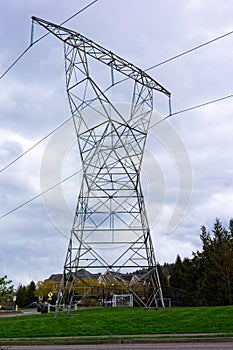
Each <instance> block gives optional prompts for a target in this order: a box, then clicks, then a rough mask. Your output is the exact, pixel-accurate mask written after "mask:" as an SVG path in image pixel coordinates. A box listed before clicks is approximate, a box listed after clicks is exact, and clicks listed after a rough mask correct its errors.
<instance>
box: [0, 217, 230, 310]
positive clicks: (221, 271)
mask: <svg viewBox="0 0 233 350" xmlns="http://www.w3.org/2000/svg"><path fill="white" fill-rule="evenodd" d="M200 240H201V242H202V249H201V250H200V251H199V250H198V251H196V252H193V254H192V258H190V259H189V258H184V259H183V260H182V259H181V258H180V256H179V255H178V256H177V258H176V261H175V263H173V264H167V263H166V264H164V265H163V266H161V265H158V270H159V275H160V280H161V285H162V289H163V294H164V297H165V298H169V299H171V301H172V305H173V306H207V305H209V306H214V305H231V304H232V301H233V219H231V220H230V222H229V227H228V228H227V229H226V228H224V227H223V225H222V223H221V222H220V220H219V219H216V220H215V222H214V224H213V228H212V230H211V232H209V231H207V228H206V227H205V226H202V227H201V234H200ZM139 272H140V271H139ZM139 272H138V271H136V272H135V273H139ZM53 286H54V282H53V281H51V280H45V281H39V282H37V284H35V282H34V281H31V283H30V284H29V285H27V286H24V285H20V286H19V287H18V289H17V292H16V293H17V299H16V304H17V305H18V306H19V307H25V306H27V305H29V304H30V303H32V302H34V301H36V300H38V298H39V297H40V298H42V299H43V300H46V298H47V295H48V292H50V291H53V289H54V287H53ZM12 291H13V285H12V281H10V280H7V276H4V277H3V278H0V304H1V303H3V302H4V300H6V299H7V298H8V299H9V297H10V295H11V293H12ZM55 300H56V293H54V295H53V300H52V302H53V303H55Z"/></svg>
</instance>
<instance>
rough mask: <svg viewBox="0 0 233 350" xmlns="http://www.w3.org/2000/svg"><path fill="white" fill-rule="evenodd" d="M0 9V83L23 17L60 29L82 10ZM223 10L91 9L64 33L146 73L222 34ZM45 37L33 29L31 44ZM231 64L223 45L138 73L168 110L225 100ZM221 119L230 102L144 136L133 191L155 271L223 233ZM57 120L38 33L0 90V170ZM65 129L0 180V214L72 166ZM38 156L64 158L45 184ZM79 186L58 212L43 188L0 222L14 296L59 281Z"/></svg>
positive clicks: (55, 4) (59, 113)
mask: <svg viewBox="0 0 233 350" xmlns="http://www.w3.org/2000/svg"><path fill="white" fill-rule="evenodd" d="M0 4H1V11H0V47H1V50H0V75H1V74H2V73H3V72H4V71H5V70H6V69H7V68H8V67H9V65H10V64H11V63H12V62H13V61H14V60H15V59H16V58H17V57H18V56H19V54H21V53H22V52H23V50H24V49H26V47H27V46H28V45H29V43H30V36H31V16H32V15H34V16H37V17H40V18H43V19H46V20H48V21H51V22H54V23H61V22H63V21H64V20H66V19H67V18H68V17H70V16H71V15H73V14H74V13H75V12H77V11H78V10H79V9H81V8H82V7H84V6H85V5H87V4H88V1H86V0H78V1H77V0H69V1H65V2H64V1H62V0H56V1H55V0H19V1H16V0H0ZM232 12H233V2H232V1H231V0H225V1H224V2H223V1H222V0H206V1H201V0H157V1H154V0H145V1H143V2H142V1H140V0H117V1H115V0H98V1H97V2H96V3H95V4H94V5H93V6H91V7H90V8H89V9H87V10H86V11H84V12H82V13H81V14H80V15H78V16H77V17H75V18H74V19H72V20H71V21H70V22H69V23H67V24H66V27H68V28H71V29H73V30H75V31H77V32H80V33H81V34H83V35H84V36H86V37H88V38H90V39H92V40H93V41H95V42H97V43H99V44H100V45H101V46H103V47H106V48H107V49H109V50H111V51H113V52H115V53H116V54H118V55H119V56H121V57H123V58H125V59H126V60H128V61H129V62H132V63H134V64H135V65H137V66H138V67H140V68H142V69H147V68H148V67H151V66H153V65H154V64H157V63H159V62H161V61H163V60H165V59H167V58H170V57H172V56H174V55H176V54H179V53H181V52H183V51H185V50H187V49H190V48H192V47H195V46H196V45H199V44H201V43H203V42H206V41H208V40H211V39H213V38H214V37H216V36H219V35H222V34H224V33H226V32H229V31H231V30H233V24H232ZM45 33H46V32H45V31H43V30H42V28H41V27H38V26H35V32H34V37H35V39H36V38H38V37H40V36H41V35H43V34H45ZM232 61H233V36H232V35H230V36H227V37H225V38H224V39H222V40H220V41H217V42H215V43H213V44H211V45H209V46H207V47H204V48H202V49H199V50H197V51H194V52H193V53H191V54H189V55H186V56H184V57H181V58H179V59H176V60H174V61H172V62H169V63H167V64H163V65H161V66H159V67H158V68H156V69H153V70H150V71H148V73H149V74H150V75H151V76H152V77H153V78H154V79H155V80H157V81H158V82H160V83H161V84H162V85H163V86H165V87H166V88H167V89H168V90H169V91H171V93H172V109H173V112H176V111H180V110H182V109H185V108H186V107H190V106H193V105H197V104H201V103H204V102H206V101H209V100H212V99H215V98H219V97H223V96H226V95H229V94H232V93H233V83H232V76H233V74H232ZM119 102H122V101H119ZM163 103H164V102H161V101H160V98H158V101H157V100H156V98H155V103H154V107H155V110H156V111H159V112H160V113H162V115H163V116H165V115H166V114H167V110H166V109H165V107H164V104H163ZM232 111H233V99H228V100H225V101H222V102H219V103H216V104H212V105H209V106H206V107H203V108H199V109H195V110H193V111H190V112H186V113H182V114H178V115H175V116H173V117H171V118H170V119H169V120H167V121H165V122H164V123H161V124H160V125H159V126H157V127H154V128H152V129H151V132H150V134H149V137H148V143H147V149H146V152H145V158H144V163H143V165H144V168H143V172H142V182H143V185H144V193H145V197H146V205H147V210H148V216H149V219H150V223H151V232H152V237H153V242H154V246H155V251H156V256H157V259H158V261H159V262H160V263H161V264H163V263H164V262H174V260H175V258H176V256H177V254H180V256H181V257H182V258H183V257H191V256H192V251H196V250H197V249H200V247H201V244H200V239H199V235H200V227H201V226H202V225H206V226H207V227H208V228H209V229H211V226H212V224H213V222H214V220H215V218H216V217H219V218H220V219H221V220H222V221H223V223H224V225H225V226H227V225H228V222H229V219H230V218H231V217H232V213H233V183H232V175H233V165H232V152H233V149H232V134H233V121H232V117H233V116H232ZM69 116H70V111H69V105H68V100H67V96H66V92H65V76H64V57H63V46H62V43H61V42H60V41H59V40H58V39H57V38H55V37H54V36H51V35H50V36H47V37H46V38H44V39H43V40H41V41H40V42H39V43H38V44H36V45H34V46H33V47H32V48H31V49H30V50H29V51H28V52H27V53H26V54H25V55H24V56H23V58H22V59H21V60H20V61H19V62H18V63H17V64H16V65H15V66H14V67H13V68H12V69H11V70H10V71H9V72H8V74H7V75H6V76H5V77H4V78H2V79H1V80H0V168H3V167H4V166H6V165H7V164H8V163H9V162H11V161H12V160H14V159H15V158H16V157H17V156H19V155H20V154H21V153H22V152H24V151H26V150H27V149H28V148H29V147H31V146H32V145H33V144H34V143H35V142H37V141H38V140H40V139H41V138H42V137H44V136H45V135H46V134H47V133H49V132H50V131H52V130H53V129H54V128H56V127H57V126H58V125H59V124H60V123H62V122H63V121H64V120H66V119H67V118H68V117H69ZM156 118H157V115H154V120H153V117H152V122H151V124H152V125H153V122H155V121H156V120H157V119H156ZM67 128H68V129H62V130H60V134H59V133H56V134H53V135H52V136H51V138H50V139H47V140H46V141H44V142H43V143H41V144H40V145H39V146H38V147H36V148H34V149H33V150H32V151H31V152H29V153H28V154H27V155H26V156H24V157H23V158H21V159H20V160H18V161H17V162H15V163H14V164H13V165H12V166H10V167H9V168H7V169H6V170H5V171H3V172H1V173H0V203H1V207H0V216H2V215H4V214H5V213H7V212H8V211H10V210H11V209H14V208H16V207H17V206H18V205H20V204H21V203H23V202H25V201H27V200H28V199H30V198H32V197H33V196H35V195H37V194H38V193H40V192H41V186H42V189H45V187H46V185H48V186H50V185H53V183H54V182H53V181H55V182H56V181H59V179H61V178H62V177H66V176H69V175H70V174H72V173H73V172H75V171H76V170H78V169H79V168H80V164H79V159H78V155H77V154H76V149H75V147H74V145H73V142H74V134H73V132H72V126H71V125H70V124H69V125H67ZM57 140H60V141H61V142H60V143H59V142H58V143H57ZM54 145H57V147H58V149H57V151H56V148H54V147H55V146H54ZM72 145H73V146H72ZM59 147H61V150H60V148H59ZM48 150H50V151H52V152H53V156H54V157H53V164H55V165H54V166H55V167H56V166H57V167H58V165H57V164H56V162H54V159H55V157H56V154H61V153H62V152H63V153H64V155H63V158H62V161H61V158H59V161H60V162H61V163H60V165H59V167H58V168H59V169H58V170H57V172H56V171H55V172H54V173H53V172H52V171H51V173H50V174H48V171H47V173H46V169H47V170H48V167H47V166H48V165H49V164H48V159H46V157H48ZM50 170H51V169H50ZM41 174H42V175H41ZM48 175H50V176H48ZM59 176H60V177H59ZM79 182H80V174H78V175H77V177H76V178H73V179H72V180H70V181H67V182H66V183H65V184H64V185H63V186H62V191H63V196H64V198H65V205H64V201H63V203H60V201H57V197H56V196H57V195H61V193H58V192H56V191H57V190H55V191H54V192H53V194H52V192H51V193H50V194H49V196H45V197H44V200H42V198H38V199H36V200H35V201H33V202H31V203H30V204H28V205H26V206H24V207H23V208H21V209H19V210H17V211H15V212H14V213H12V214H10V215H8V216H6V217H5V218H3V219H1V220H0V247H1V249H0V275H4V274H7V275H8V277H9V278H10V279H13V281H14V283H15V285H16V286H17V285H18V284H19V283H23V284H27V283H29V282H30V281H31V280H34V281H38V280H43V279H46V278H48V277H49V276H50V275H51V274H52V273H61V272H62V269H63V263H64V259H65V254H66V250H67V245H68V237H69V231H70V229H71V226H72V217H73V210H74V206H75V203H76V198H77V195H78V192H79V188H78V183H79ZM51 198H52V200H51ZM59 198H60V197H59ZM178 198H179V199H178ZM177 200H178V202H177ZM62 210H63V212H62Z"/></svg>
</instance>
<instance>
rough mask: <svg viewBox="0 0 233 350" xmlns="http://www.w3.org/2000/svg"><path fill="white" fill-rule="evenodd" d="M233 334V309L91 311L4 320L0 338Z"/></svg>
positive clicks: (111, 309)
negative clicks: (70, 314)
mask: <svg viewBox="0 0 233 350" xmlns="http://www.w3.org/2000/svg"><path fill="white" fill-rule="evenodd" d="M169 333H172V334H181V333H233V306H225V307H196V308H171V309H165V310H162V309H161V310H144V309H142V308H90V309H82V310H78V311H77V312H75V313H73V314H72V316H67V315H65V314H62V313H60V314H58V316H57V318H54V317H53V313H50V314H42V315H41V314H38V315H32V316H17V317H9V318H0V338H16V337H17V338H38V337H65V336H66V337H67V336H68V337H72V336H99V335H109V336H110V335H131V334H135V335H140V334H169Z"/></svg>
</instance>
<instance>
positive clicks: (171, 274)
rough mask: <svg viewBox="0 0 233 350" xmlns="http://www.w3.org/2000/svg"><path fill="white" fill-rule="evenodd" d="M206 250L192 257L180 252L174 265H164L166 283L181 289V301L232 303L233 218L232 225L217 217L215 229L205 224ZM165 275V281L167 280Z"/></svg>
mask: <svg viewBox="0 0 233 350" xmlns="http://www.w3.org/2000/svg"><path fill="white" fill-rule="evenodd" d="M200 239H201V242H202V250H201V251H196V252H193V255H192V258H191V259H188V258H184V259H183V260H182V259H181V258H180V256H179V255H178V256H177V258H176V261H175V263H174V264H172V265H167V266H164V267H165V269H164V268H163V273H165V275H166V276H167V277H168V278H167V284H165V288H164V289H165V293H166V292H167V290H166V287H170V288H172V289H175V290H176V291H177V293H176V299H177V303H178V305H184V306H185V305H187V306H207V305H209V306H213V305H231V304H232V301H233V219H231V220H230V222H229V227H228V229H226V228H224V227H223V225H222V223H221V222H220V220H219V219H218V218H217V219H216V220H215V222H214V225H213V228H212V231H211V232H208V231H207V229H206V227H205V226H202V227H201V234H200ZM164 280H165V279H164V277H163V278H162V281H164Z"/></svg>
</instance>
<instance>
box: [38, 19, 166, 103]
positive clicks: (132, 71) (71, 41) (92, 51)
mask: <svg viewBox="0 0 233 350" xmlns="http://www.w3.org/2000/svg"><path fill="white" fill-rule="evenodd" d="M32 21H33V22H36V23H38V24H39V25H41V26H43V27H44V28H45V29H46V30H48V31H49V32H51V33H52V34H54V35H55V36H57V37H58V38H59V39H60V40H62V41H63V42H64V43H66V44H68V45H70V46H72V47H74V48H77V49H78V50H81V51H83V52H86V53H87V54H88V55H89V56H91V57H92V58H95V59H97V60H99V61H101V62H103V63H105V64H106V65H108V66H111V67H112V68H113V69H115V70H117V71H118V72H120V73H122V74H123V75H125V76H127V77H128V78H131V79H133V80H135V81H137V82H138V83H140V84H142V85H144V86H146V87H148V88H150V89H153V90H157V91H159V92H162V93H163V94H165V95H166V96H168V97H170V95H171V93H170V92H169V91H168V90H167V89H166V88H164V87H163V86H162V85H161V84H159V83H158V82H157V81H156V80H154V79H153V78H152V77H151V76H149V75H148V74H147V73H146V72H145V71H143V70H142V69H140V68H138V67H136V66H135V65H133V64H132V63H129V62H128V61H126V60H125V59H123V58H121V57H120V56H118V55H116V54H114V53H113V52H111V51H109V50H107V49H105V48H103V47H102V46H100V45H99V44H97V43H95V42H94V41H92V40H90V39H88V38H86V37H85V36H83V35H81V34H80V33H77V32H75V31H73V30H71V29H68V28H65V27H62V26H60V25H58V24H54V23H51V22H48V21H46V20H44V19H41V18H38V17H35V16H33V17H32Z"/></svg>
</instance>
